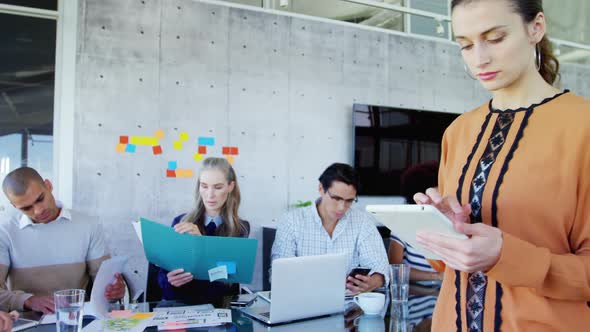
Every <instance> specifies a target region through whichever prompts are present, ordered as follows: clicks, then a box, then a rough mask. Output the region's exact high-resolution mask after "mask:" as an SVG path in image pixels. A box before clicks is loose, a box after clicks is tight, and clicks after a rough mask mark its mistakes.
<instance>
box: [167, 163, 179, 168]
mask: <svg viewBox="0 0 590 332" xmlns="http://www.w3.org/2000/svg"><path fill="white" fill-rule="evenodd" d="M177 168H178V163H177V162H176V161H169V162H168V169H170V170H175V169H177Z"/></svg>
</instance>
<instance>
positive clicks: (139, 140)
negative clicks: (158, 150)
mask: <svg viewBox="0 0 590 332" xmlns="http://www.w3.org/2000/svg"><path fill="white" fill-rule="evenodd" d="M129 142H130V143H131V144H134V145H147V146H156V145H158V139H157V138H155V137H149V136H131V137H130V138H129Z"/></svg>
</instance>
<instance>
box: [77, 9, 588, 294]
mask: <svg viewBox="0 0 590 332" xmlns="http://www.w3.org/2000/svg"><path fill="white" fill-rule="evenodd" d="M76 65H77V74H76V113H75V128H74V130H75V149H74V156H75V157H74V179H75V180H74V197H73V202H74V203H73V205H74V207H75V208H77V209H80V210H82V211H84V212H87V213H90V214H94V215H98V216H99V217H100V219H101V221H102V222H103V223H104V226H105V229H106V232H107V234H108V240H109V243H110V246H111V248H112V251H113V252H114V254H116V255H120V254H126V255H130V256H131V257H132V260H131V263H130V265H129V271H128V272H137V274H136V275H135V277H134V278H132V279H133V283H134V285H135V286H136V287H137V288H142V287H143V286H142V284H143V280H144V278H145V272H146V264H147V263H146V261H145V258H144V256H143V252H142V249H141V247H140V243H139V241H138V240H137V239H136V237H135V235H134V233H133V231H132V227H131V225H130V221H131V220H134V219H137V217H138V216H144V217H147V218H153V219H155V220H158V221H161V222H164V223H170V221H171V219H172V218H173V217H174V216H175V215H177V214H179V213H181V212H184V211H186V210H187V209H189V208H190V206H191V203H192V193H193V187H194V184H195V178H192V179H170V178H166V177H165V174H166V167H167V162H168V161H170V160H177V161H178V162H179V167H183V168H191V169H194V170H197V169H198V167H199V165H200V162H195V161H194V160H193V158H192V154H193V153H194V152H195V150H196V144H195V143H194V140H195V139H196V137H197V136H214V137H215V138H216V140H217V145H216V146H215V147H214V148H213V149H211V150H210V151H209V152H210V153H209V155H220V152H221V151H220V150H221V146H222V145H232V146H238V147H239V148H240V155H239V156H238V157H237V158H236V163H235V169H236V171H237V173H238V176H239V183H240V186H241V189H242V197H243V204H242V207H241V215H242V216H243V218H245V219H247V220H249V221H250V222H251V223H252V224H253V226H254V227H253V231H252V234H251V236H252V237H255V238H259V239H260V236H261V227H260V226H261V225H264V224H271V223H273V222H274V221H275V220H276V219H277V218H278V217H279V216H280V215H281V214H282V213H283V212H284V211H285V210H286V209H287V207H288V205H289V204H291V203H294V202H296V201H297V200H308V199H314V198H315V197H316V194H317V177H318V176H319V174H320V173H321V171H322V170H323V169H324V168H325V167H326V166H327V165H329V164H330V163H332V162H335V161H342V162H351V161H352V116H351V115H352V113H351V110H352V104H353V103H354V102H360V103H371V104H382V105H391V106H402V107H408V108H416V109H427V110H438V111H446V112H458V113H459V112H463V111H466V110H469V109H471V108H473V107H475V106H477V105H478V104H481V103H482V102H484V101H485V100H486V99H487V98H488V94H487V92H485V91H483V90H482V89H481V88H480V87H479V85H478V84H477V83H475V82H474V81H472V80H471V79H469V78H468V77H467V76H466V75H465V73H464V71H463V64H462V61H461V59H460V57H459V52H458V49H457V47H456V46H454V45H452V44H450V43H448V42H446V41H433V40H427V39H417V38H411V37H407V36H402V35H399V34H395V33H391V32H385V31H380V30H375V29H370V28H362V27H358V26H354V25H348V24H338V23H334V22H329V21H322V20H318V19H311V18H302V17H299V16H285V15H283V14H279V13H273V12H262V11H259V10H249V9H243V8H235V7H227V6H223V5H219V4H215V3H205V2H199V1H191V0H174V1H172V0H166V1H164V0H142V1H140V0H83V1H81V5H80V19H79V31H78V52H77V61H76ZM565 69H566V70H565V73H566V75H565V82H567V86H568V87H570V88H572V89H573V90H575V91H578V92H581V93H582V94H586V95H588V94H589V92H590V85H589V83H588V82H587V80H583V79H582V77H583V75H588V69H580V68H574V67H566V68H565ZM586 77H587V76H586ZM157 129H162V130H164V131H165V133H166V137H165V138H164V140H163V141H162V142H161V143H162V146H163V148H164V153H163V154H162V155H158V156H154V155H152V153H151V149H149V148H148V147H138V148H137V152H136V153H123V154H121V153H116V151H115V146H116V144H117V143H118V139H119V136H120V135H141V136H149V135H153V133H154V131H155V130H157ZM183 131H186V132H188V133H189V135H190V139H191V142H193V144H192V145H191V146H190V148H189V147H185V148H184V149H183V150H173V149H172V142H173V140H175V139H178V135H179V133H180V132H183ZM260 243H261V241H260ZM260 259H261V257H260V256H259V259H258V262H257V267H256V269H257V270H256V274H255V282H254V285H253V287H254V288H260V285H261V260H260Z"/></svg>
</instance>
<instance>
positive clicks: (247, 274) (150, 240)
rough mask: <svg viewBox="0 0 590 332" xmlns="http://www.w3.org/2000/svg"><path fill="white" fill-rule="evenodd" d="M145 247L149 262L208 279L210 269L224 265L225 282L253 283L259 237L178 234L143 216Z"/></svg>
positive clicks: (200, 278) (142, 232)
mask: <svg viewBox="0 0 590 332" xmlns="http://www.w3.org/2000/svg"><path fill="white" fill-rule="evenodd" d="M140 222H141V234H142V238H143V249H144V251H145V256H146V257H147V260H148V261H149V262H150V263H153V264H156V265H158V266H159V267H161V268H163V269H165V270H168V271H172V270H176V269H179V268H183V269H184V270H185V271H187V272H190V273H192V274H193V278H195V279H199V280H209V270H210V269H212V268H215V267H218V266H221V265H225V266H226V267H227V270H228V278H227V279H220V280H219V281H224V282H239V283H244V284H249V283H251V282H252V275H253V273H254V263H255V262H256V249H257V246H258V241H257V240H256V239H245V238H236V237H224V236H195V235H191V234H179V233H177V232H176V231H175V230H174V228H172V227H170V226H165V225H162V224H160V223H157V222H154V221H150V220H147V219H144V218H140Z"/></svg>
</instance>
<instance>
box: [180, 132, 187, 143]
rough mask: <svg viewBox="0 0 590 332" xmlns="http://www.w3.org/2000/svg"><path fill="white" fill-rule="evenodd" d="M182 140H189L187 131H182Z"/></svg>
mask: <svg viewBox="0 0 590 332" xmlns="http://www.w3.org/2000/svg"><path fill="white" fill-rule="evenodd" d="M180 140H181V141H182V142H186V141H188V133H187V132H182V133H180Z"/></svg>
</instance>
